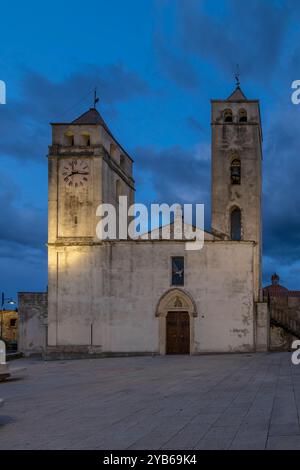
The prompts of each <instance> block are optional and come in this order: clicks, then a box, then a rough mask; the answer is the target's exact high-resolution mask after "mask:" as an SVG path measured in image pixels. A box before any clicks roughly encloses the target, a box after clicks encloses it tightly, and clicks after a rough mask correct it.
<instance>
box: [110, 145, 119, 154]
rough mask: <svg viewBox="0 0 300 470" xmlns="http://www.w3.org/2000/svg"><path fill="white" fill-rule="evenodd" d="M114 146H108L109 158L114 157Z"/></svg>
mask: <svg viewBox="0 0 300 470" xmlns="http://www.w3.org/2000/svg"><path fill="white" fill-rule="evenodd" d="M116 149H117V147H116V145H115V144H110V148H109V154H110V156H111V157H114V156H115V153H116Z"/></svg>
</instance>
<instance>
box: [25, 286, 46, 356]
mask: <svg viewBox="0 0 300 470" xmlns="http://www.w3.org/2000/svg"><path fill="white" fill-rule="evenodd" d="M47 304H48V295H47V292H19V342H18V349H19V351H20V352H22V353H23V354H24V355H25V356H30V355H34V354H42V353H43V352H44V351H45V348H46V344H47Z"/></svg>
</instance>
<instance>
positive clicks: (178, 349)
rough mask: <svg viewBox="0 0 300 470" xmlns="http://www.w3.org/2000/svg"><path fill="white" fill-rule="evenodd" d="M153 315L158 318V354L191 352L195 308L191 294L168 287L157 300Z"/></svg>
mask: <svg viewBox="0 0 300 470" xmlns="http://www.w3.org/2000/svg"><path fill="white" fill-rule="evenodd" d="M155 315H156V316H157V317H158V318H159V351H160V354H193V352H194V319H195V317H197V310H196V306H195V303H194V301H193V299H192V297H191V295H190V294H188V293H187V292H186V291H184V290H182V289H179V288H174V289H170V290H169V291H167V292H166V293H165V294H164V295H163V296H162V297H161V299H160V300H159V302H158V304H157V308H156V314H155Z"/></svg>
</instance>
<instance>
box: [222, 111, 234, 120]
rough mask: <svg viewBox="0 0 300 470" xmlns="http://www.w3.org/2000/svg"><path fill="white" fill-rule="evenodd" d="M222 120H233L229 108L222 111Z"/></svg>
mask: <svg viewBox="0 0 300 470" xmlns="http://www.w3.org/2000/svg"><path fill="white" fill-rule="evenodd" d="M224 122H233V116H232V111H231V109H225V111H224Z"/></svg>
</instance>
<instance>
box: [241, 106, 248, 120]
mask: <svg viewBox="0 0 300 470" xmlns="http://www.w3.org/2000/svg"><path fill="white" fill-rule="evenodd" d="M247 121H248V116H247V111H246V110H245V109H240V111H239V122H247Z"/></svg>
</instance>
